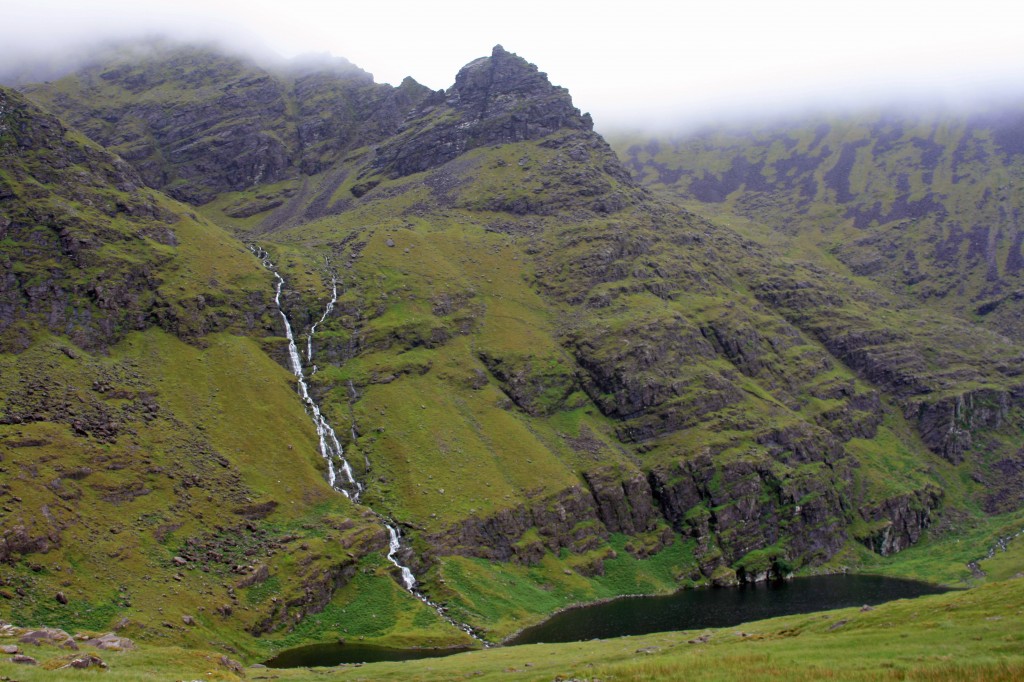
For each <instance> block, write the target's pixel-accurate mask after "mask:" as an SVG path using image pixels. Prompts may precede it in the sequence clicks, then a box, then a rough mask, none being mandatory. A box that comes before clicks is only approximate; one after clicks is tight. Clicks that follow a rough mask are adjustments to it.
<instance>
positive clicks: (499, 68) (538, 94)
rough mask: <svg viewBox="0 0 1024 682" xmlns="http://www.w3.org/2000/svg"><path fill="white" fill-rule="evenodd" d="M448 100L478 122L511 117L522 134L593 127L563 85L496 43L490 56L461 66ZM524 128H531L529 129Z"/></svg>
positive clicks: (524, 136)
mask: <svg viewBox="0 0 1024 682" xmlns="http://www.w3.org/2000/svg"><path fill="white" fill-rule="evenodd" d="M446 103H447V104H448V105H449V106H451V107H455V108H456V109H458V110H460V111H462V112H465V114H467V115H469V116H475V117H476V118H477V119H478V120H482V119H485V118H495V117H501V116H513V117H514V118H515V120H516V121H518V122H519V123H521V124H522V126H521V127H520V132H521V133H522V134H523V136H522V137H518V138H517V140H522V139H529V138H532V137H541V136H543V135H546V134H548V133H549V132H552V131H554V130H557V129H558V128H562V127H568V128H577V129H582V130H591V129H592V128H593V127H594V124H593V121H592V120H591V118H590V115H589V114H583V115H581V114H580V111H579V109H577V108H576V107H574V106H573V104H572V97H571V96H570V95H569V91H568V90H566V89H565V88H562V87H558V86H556V85H552V84H551V81H549V80H548V76H547V74H546V73H544V72H542V71H540V70H539V69H538V68H537V66H536V65H534V64H531V63H530V62H528V61H526V60H525V59H523V58H522V57H520V56H519V55H517V54H514V53H512V52H508V51H507V50H505V48H503V47H502V46H501V45H495V46H494V49H493V50H492V51H491V56H490V57H481V58H480V59H475V60H473V61H472V62H470V63H469V64H466V66H464V67H462V69H461V70H460V71H459V73H458V75H456V76H455V84H454V85H453V86H452V87H451V88H450V89H449V90H448V92H447V93H446ZM527 128H532V134H531V131H528V130H527Z"/></svg>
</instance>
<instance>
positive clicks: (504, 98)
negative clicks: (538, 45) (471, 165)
mask: <svg viewBox="0 0 1024 682" xmlns="http://www.w3.org/2000/svg"><path fill="white" fill-rule="evenodd" d="M417 114H418V115H417ZM593 127H594V124H593V121H592V120H591V119H590V116H589V115H581V114H580V111H579V109H577V108H575V107H574V106H573V105H572V98H571V97H570V96H569V92H568V91H567V90H566V89H565V88H559V87H555V86H553V85H551V83H550V82H549V81H548V79H547V75H546V74H544V73H541V72H540V71H538V69H537V67H536V66H534V65H533V64H530V63H528V62H527V61H526V60H525V59H523V58H522V57H519V56H517V55H514V54H512V53H510V52H507V51H506V50H505V49H504V48H503V47H502V46H501V45H497V46H495V48H494V50H493V51H492V52H491V56H490V57H481V58H480V59H477V60H476V61H473V62H470V63H469V64H467V65H466V66H465V67H463V68H462V70H461V71H459V73H458V75H457V76H456V77H455V84H454V85H453V86H452V87H451V88H450V89H449V90H448V91H447V92H445V93H444V95H443V97H442V96H440V95H439V96H435V97H432V98H429V99H427V100H426V102H425V103H424V108H423V109H422V110H421V111H420V112H417V113H416V114H414V118H413V119H412V120H411V121H410V122H409V123H408V124H407V125H406V126H405V128H406V129H405V130H404V131H403V132H402V133H401V134H400V135H399V136H398V137H397V138H396V139H395V140H393V141H389V142H387V143H386V144H383V145H381V146H380V147H379V148H378V149H377V153H376V157H375V159H374V161H373V168H374V170H375V171H379V172H384V173H386V174H388V175H390V176H392V177H401V176H404V175H410V174H412V173H419V172H421V171H425V170H428V169H431V168H436V167H437V166H440V165H441V164H443V163H446V162H448V161H451V160H452V159H454V158H455V157H457V156H460V155H462V154H464V153H465V152H468V151H470V150H472V149H475V148H477V147H480V146H485V145H497V144H508V143H511V142H522V141H525V140H536V139H540V138H542V137H545V136H547V135H550V134H551V133H554V132H557V131H560V130H563V129H567V130H580V131H591V130H593Z"/></svg>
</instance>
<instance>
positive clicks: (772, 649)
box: [0, 579, 1024, 682]
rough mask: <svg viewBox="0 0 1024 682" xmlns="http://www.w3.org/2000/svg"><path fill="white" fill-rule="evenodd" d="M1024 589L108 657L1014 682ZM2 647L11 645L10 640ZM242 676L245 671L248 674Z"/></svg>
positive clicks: (474, 673) (149, 663)
mask: <svg viewBox="0 0 1024 682" xmlns="http://www.w3.org/2000/svg"><path fill="white" fill-rule="evenodd" d="M1022 590H1024V586H1022V581H1021V580H1019V579H1017V580H1011V581H1008V582H1000V583H993V584H991V585H987V586H985V587H981V588H977V589H973V590H968V591H966V592H953V593H949V594H944V595H938V596H932V597H922V598H919V599H914V600H901V601H896V602H891V603H888V604H884V605H882V606H878V607H875V608H863V609H861V608H852V609H843V610H840V611H831V612H822V613H814V614H807V615H800V616H788V617H784V618H775V619H772V620H766V621H760V622H755V623H747V624H744V625H741V626H737V627H734V628H722V629H717V630H703V631H691V632H670V633H661V634H654V635H645V636H641V637H625V638H619V639H608V640H599V641H591V642H580V643H574V644H536V645H528V646H518V647H508V648H498V649H490V650H484V651H474V652H470V653H463V654H456V655H454V656H450V657H447V658H439V659H425V660H419V661H405V662H402V663H371V664H365V665H342V666H338V667H335V668H314V669H307V670H279V669H275V670H268V669H266V668H248V669H240V670H239V671H238V672H234V671H232V670H231V669H230V668H229V667H228V666H230V665H232V663H234V661H232V660H230V659H229V660H226V661H225V660H223V659H222V658H221V657H220V656H219V655H218V654H213V653H209V652H203V651H197V650H192V651H186V650H182V649H171V648H150V647H145V648H143V649H140V650H134V651H126V652H101V653H102V654H103V658H104V661H105V662H106V663H107V664H108V665H109V670H108V671H107V672H106V673H104V675H103V676H104V678H105V679H111V680H121V679H124V680H129V679H131V680H154V681H156V680H176V679H181V678H182V677H183V676H185V677H189V676H194V677H196V678H200V677H201V678H203V679H221V680H235V679H243V677H242V675H243V674H244V679H270V678H273V679H281V680H296V681H299V680H314V679H321V678H322V677H323V676H324V675H330V676H331V677H333V678H338V679H353V680H356V679H358V680H369V679H373V680H388V679H399V680H440V679H447V680H451V679H470V678H471V679H484V680H487V679H502V680H508V679H513V680H551V679H616V680H649V679H695V680H736V679H749V680H783V679H785V680H820V679H826V678H827V679H837V680H884V679H899V680H903V679H925V680H963V679H979V680H980V679H984V680H1007V681H1009V680H1016V679H1020V677H1021V675H1022V674H1024V660H1022V658H1021V654H1020V644H1021V643H1020V636H1021V635H1020V633H1021V632H1022V623H1021V611H1020V604H1021V603H1022V601H1024V592H1022ZM2 641H5V642H6V641H11V638H10V637H8V638H5V639H3V640H2ZM30 652H31V653H32V655H33V656H36V657H38V658H39V659H40V661H41V663H42V665H40V666H39V667H38V668H36V667H34V666H16V665H14V664H11V663H8V662H6V661H3V662H0V672H2V673H3V674H6V675H16V676H17V678H18V679H20V680H25V681H26V682H32V681H33V680H47V679H51V678H52V676H53V675H54V672H52V671H51V670H48V669H47V668H50V669H53V668H57V667H58V666H60V665H61V664H63V663H65V662H66V661H67V660H69V659H70V658H71V657H72V655H71V654H68V653H66V652H64V651H62V650H61V649H59V648H58V647H56V646H47V647H32V648H31V649H30ZM240 667H241V666H239V668H240Z"/></svg>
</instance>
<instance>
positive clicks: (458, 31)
mask: <svg viewBox="0 0 1024 682" xmlns="http://www.w3.org/2000/svg"><path fill="white" fill-rule="evenodd" d="M7 4H8V5H13V3H7ZM1022 18H1024V7H1022V8H1017V7H1016V6H1014V5H1012V4H1011V3H1006V2H1003V1H1002V0H972V2H970V3H968V2H942V1H940V0H930V1H927V2H925V1H920V0H887V1H886V2H875V1H861V2H857V3H847V2H832V3H828V2H821V1H820V0H817V1H814V2H811V1H807V0H721V1H713V0H705V1H702V2H694V1H692V0H691V1H686V0H677V1H675V2H659V1H656V0H633V1H632V2H627V3H597V2H593V0H589V1H587V2H581V1H575V0H557V1H556V0H544V1H540V0H518V1H517V2H514V3H502V2H490V3H482V2H479V0H474V1H472V2H470V1H466V0H376V1H375V2H366V1H365V0H359V1H358V2H356V1H353V0H333V1H330V2H321V1H318V0H290V1H289V2H287V3H286V2H279V1H272V0H249V1H247V2H235V1H229V0H173V1H170V0H167V1H165V0H157V1H151V2H143V1H139V0H136V1H134V2H128V1H124V0H95V1H91V2H80V1H77V2H72V1H70V0H33V2H23V3H18V4H17V5H16V6H9V7H6V8H5V9H4V12H3V20H2V23H0V72H5V73H7V74H10V73H12V72H17V71H18V70H19V68H23V67H21V66H20V65H22V64H25V63H32V64H36V67H34V68H36V70H35V71H33V72H31V74H32V75H33V76H35V75H41V76H43V77H48V76H50V75H52V74H53V73H56V72H58V71H59V70H60V69H62V68H66V64H67V62H66V61H63V60H61V59H56V60H55V59H54V55H67V54H74V55H76V57H77V56H80V55H82V54H83V53H84V54H88V52H89V46H90V45H93V44H95V43H96V42H98V41H101V40H104V39H111V38H116V39H125V38H131V37H141V36H143V35H151V34H154V33H156V32H159V33H163V34H167V35H170V36H173V37H175V38H179V39H186V40H197V39H199V40H211V39H216V40H217V41H219V42H220V43H222V44H224V45H226V46H228V47H229V48H230V49H232V50H235V51H238V50H241V51H244V52H247V53H249V54H253V55H256V56H257V58H258V59H260V60H262V61H266V60H268V59H271V58H272V56H273V55H277V56H280V57H284V58H292V57H295V56H297V55H301V54H304V53H310V52H314V53H329V54H333V55H336V56H340V57H344V58H346V59H348V60H350V61H351V62H353V63H355V64H356V65H358V66H359V67H361V68H363V69H365V70H366V71H369V72H370V73H372V74H374V77H375V79H376V80H377V81H378V82H387V83H393V84H397V83H398V82H400V81H401V80H402V78H404V77H405V76H412V77H413V78H415V79H416V80H418V81H420V82H421V83H423V84H425V85H428V86H429V87H431V88H435V89H437V88H447V87H448V86H449V85H450V84H451V83H452V82H453V81H454V78H455V74H456V72H457V71H458V69H459V68H460V67H461V66H462V65H463V64H465V63H466V62H468V61H470V60H472V59H474V58H476V57H479V56H483V55H486V54H489V53H490V50H491V48H492V46H493V45H495V44H497V43H500V44H502V45H503V46H504V47H505V48H506V49H508V50H510V51H512V52H515V53H517V54H519V55H520V56H522V57H525V58H526V59H527V60H529V61H531V62H533V63H535V64H537V65H538V66H539V67H540V69H541V70H542V71H545V72H547V74H548V75H549V77H550V78H551V80H552V82H554V83H555V84H558V85H562V86H565V87H567V88H568V89H569V90H570V92H571V93H572V95H573V99H574V102H575V103H576V105H577V106H578V107H579V108H580V109H582V110H584V111H589V112H591V113H592V114H593V116H594V120H595V124H596V126H597V128H598V129H599V130H600V131H602V132H609V131H614V130H623V129H648V130H650V129H655V128H657V129H668V130H680V129H684V128H688V127H692V126H695V125H700V124H704V123H710V122H715V121H736V120H744V119H757V118H762V117H776V116H785V115H792V114H794V113H796V112H801V111H812V110H813V111H822V110H828V109H832V108H844V109H849V108H862V107H873V106H879V105H887V104H893V103H902V104H916V105H919V106H920V105H922V104H924V103H927V104H929V105H932V104H941V105H944V106H964V105H966V104H969V103H972V102H976V101H981V100H991V99H993V98H1000V97H1011V96H1017V95H1019V94H1020V93H1021V92H1024V82H1022V79H1021V78H1020V73H1021V72H1022V67H1024V41H1021V40H1020V38H1019V35H1018V33H1019V29H1018V27H1019V25H1020V20H1021V19H1022ZM41 59H42V60H44V62H46V63H48V64H49V65H50V66H49V67H48V68H44V69H41V70H40V69H38V63H39V60H41ZM22 73H24V71H22Z"/></svg>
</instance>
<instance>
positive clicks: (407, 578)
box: [384, 521, 418, 596]
mask: <svg viewBox="0 0 1024 682" xmlns="http://www.w3.org/2000/svg"><path fill="white" fill-rule="evenodd" d="M384 527H385V528H387V529H388V534H389V535H390V536H391V542H390V543H389V545H388V546H389V549H390V550H391V551H389V552H388V561H390V562H391V563H393V564H394V565H395V566H397V567H398V570H399V571H401V572H402V582H403V583H404V584H405V589H407V590H409V591H410V592H413V590H414V589H415V587H416V576H414V575H413V574H412V571H410V570H409V568H408V567H407V566H403V565H402V564H400V563H398V559H396V558H395V552H397V551H398V550H400V549H401V548H402V543H401V542H399V540H398V538H399V535H398V528H396V527H395V526H393V525H391V524H390V523H387V522H386V521H385V522H384ZM413 593H414V594H415V592H413ZM417 596H418V595H417Z"/></svg>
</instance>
